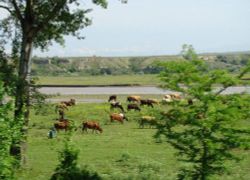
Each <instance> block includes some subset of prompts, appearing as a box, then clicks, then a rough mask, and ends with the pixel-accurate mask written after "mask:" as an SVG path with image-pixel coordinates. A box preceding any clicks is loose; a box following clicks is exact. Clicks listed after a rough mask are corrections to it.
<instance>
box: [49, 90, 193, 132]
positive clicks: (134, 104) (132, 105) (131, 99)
mask: <svg viewBox="0 0 250 180" xmlns="http://www.w3.org/2000/svg"><path fill="white" fill-rule="evenodd" d="M180 99H181V96H180V94H177V93H173V94H167V95H165V96H164V97H163V99H162V101H161V102H162V103H168V102H172V101H174V100H180ZM108 102H109V103H110V110H113V109H115V108H117V109H119V111H120V112H119V113H116V112H113V113H111V114H110V122H111V123H112V122H114V121H118V122H120V123H121V124H123V122H124V121H125V120H126V121H128V118H127V117H126V115H125V109H124V107H123V106H122V104H121V103H120V102H119V101H117V95H111V96H109V99H108ZM127 102H128V105H127V111H131V110H134V111H141V107H143V106H148V107H152V108H153V107H154V105H157V104H159V103H160V102H159V101H158V100H156V99H142V98H141V97H140V96H128V97H127ZM188 103H189V104H190V103H192V102H191V101H188ZM75 104H76V101H75V99H70V100H69V101H62V102H60V103H59V104H57V105H56V109H55V111H56V113H58V115H59V118H58V120H57V121H56V122H55V123H54V128H55V129H56V131H59V130H65V131H66V130H68V129H69V128H70V127H71V124H70V121H69V120H68V119H65V111H66V110H68V107H69V106H74V105H75ZM156 123H157V121H156V118H155V117H153V116H142V117H141V118H140V121H139V126H140V127H141V128H144V125H145V124H148V125H149V126H153V125H156ZM81 128H82V131H83V132H85V131H86V132H87V129H92V130H93V132H94V131H95V132H100V133H102V132H103V129H102V128H101V127H100V124H99V123H98V122H96V121H85V122H83V123H82V125H81Z"/></svg>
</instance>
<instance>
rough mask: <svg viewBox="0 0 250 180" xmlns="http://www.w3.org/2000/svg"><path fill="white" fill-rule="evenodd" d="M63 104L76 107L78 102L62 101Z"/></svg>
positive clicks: (71, 100) (72, 100)
mask: <svg viewBox="0 0 250 180" xmlns="http://www.w3.org/2000/svg"><path fill="white" fill-rule="evenodd" d="M61 103H62V104H65V105H66V106H74V105H76V100H75V99H70V100H69V101H62V102H61Z"/></svg>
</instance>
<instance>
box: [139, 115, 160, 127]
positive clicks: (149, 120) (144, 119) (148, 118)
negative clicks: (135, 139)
mask: <svg viewBox="0 0 250 180" xmlns="http://www.w3.org/2000/svg"><path fill="white" fill-rule="evenodd" d="M145 124H148V125H149V127H150V128H151V127H152V126H156V125H157V121H156V119H155V117H153V116H142V117H141V119H140V121H139V126H140V128H144V125H145Z"/></svg>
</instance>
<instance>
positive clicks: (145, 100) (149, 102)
mask: <svg viewBox="0 0 250 180" xmlns="http://www.w3.org/2000/svg"><path fill="white" fill-rule="evenodd" d="M140 102H141V104H140V106H143V105H147V106H150V107H152V108H153V107H154V106H153V102H152V101H151V100H150V99H141V100H140Z"/></svg>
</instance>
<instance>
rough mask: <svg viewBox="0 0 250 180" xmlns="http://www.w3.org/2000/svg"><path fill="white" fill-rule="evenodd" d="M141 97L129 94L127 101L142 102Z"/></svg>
mask: <svg viewBox="0 0 250 180" xmlns="http://www.w3.org/2000/svg"><path fill="white" fill-rule="evenodd" d="M140 99H141V97H140V96H128V97H127V101H128V102H140Z"/></svg>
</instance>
